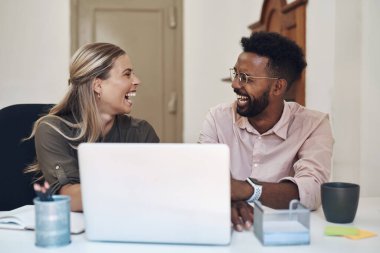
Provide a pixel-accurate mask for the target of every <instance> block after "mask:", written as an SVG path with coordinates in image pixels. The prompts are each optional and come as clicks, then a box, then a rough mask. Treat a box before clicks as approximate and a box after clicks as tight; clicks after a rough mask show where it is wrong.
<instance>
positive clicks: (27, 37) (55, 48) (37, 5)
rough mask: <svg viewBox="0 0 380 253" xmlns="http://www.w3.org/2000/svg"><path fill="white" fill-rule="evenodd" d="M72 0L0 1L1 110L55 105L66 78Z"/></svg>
mask: <svg viewBox="0 0 380 253" xmlns="http://www.w3.org/2000/svg"><path fill="white" fill-rule="evenodd" d="M69 19H70V15H69V1H51V0H35V1H29V0H1V2H0V36H1V37H0V76H1V80H0V90H1V92H0V108H2V107H4V106H7V105H11V104H15V103H40V102H41V103H57V102H58V100H59V99H60V98H61V97H62V96H63V93H64V91H65V89H66V87H67V86H66V85H65V84H67V78H68V65H69V54H70V45H69V43H70V40H69V24H70V22H69Z"/></svg>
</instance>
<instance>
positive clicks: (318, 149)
mask: <svg viewBox="0 0 380 253" xmlns="http://www.w3.org/2000/svg"><path fill="white" fill-rule="evenodd" d="M333 144H334V139H333V136H332V130H331V126H330V122H329V119H328V116H327V115H326V116H325V117H324V118H323V120H322V121H321V122H320V124H319V125H318V126H317V128H316V129H315V130H314V131H313V132H312V133H311V135H310V136H309V137H308V138H307V139H306V141H305V142H304V143H303V145H302V146H301V148H300V149H299V151H298V160H297V161H296V162H295V163H294V165H293V168H294V177H285V178H282V179H281V180H280V181H284V180H289V181H292V182H293V183H295V184H296V185H297V186H298V191H299V195H300V201H301V203H302V204H303V205H304V206H306V207H307V208H309V209H311V210H315V209H317V208H318V207H319V206H320V204H321V193H320V188H321V184H322V183H325V182H327V181H328V180H329V178H330V173H331V163H332V151H333Z"/></svg>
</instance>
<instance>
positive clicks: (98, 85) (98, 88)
mask: <svg viewBox="0 0 380 253" xmlns="http://www.w3.org/2000/svg"><path fill="white" fill-rule="evenodd" d="M92 89H93V90H94V92H95V93H97V94H101V93H102V79H100V78H95V79H94V81H93V82H92Z"/></svg>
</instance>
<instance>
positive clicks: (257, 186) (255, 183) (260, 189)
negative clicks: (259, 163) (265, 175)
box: [246, 177, 263, 203]
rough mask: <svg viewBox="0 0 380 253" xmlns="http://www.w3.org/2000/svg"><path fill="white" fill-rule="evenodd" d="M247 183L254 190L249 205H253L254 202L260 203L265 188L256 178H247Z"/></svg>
mask: <svg viewBox="0 0 380 253" xmlns="http://www.w3.org/2000/svg"><path fill="white" fill-rule="evenodd" d="M246 181H247V183H248V184H250V185H251V186H252V188H253V194H252V196H251V197H250V198H249V199H248V200H247V202H249V203H253V202H254V201H258V200H259V198H260V197H261V193H262V192H263V186H262V185H261V184H260V183H259V181H257V180H256V179H254V178H250V177H249V178H247V180H246Z"/></svg>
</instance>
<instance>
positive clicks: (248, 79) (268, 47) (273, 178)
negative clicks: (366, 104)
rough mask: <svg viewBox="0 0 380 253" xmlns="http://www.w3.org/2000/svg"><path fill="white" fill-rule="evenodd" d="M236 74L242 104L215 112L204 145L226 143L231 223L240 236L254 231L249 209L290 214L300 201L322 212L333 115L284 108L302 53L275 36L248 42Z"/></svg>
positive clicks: (245, 40)
mask: <svg viewBox="0 0 380 253" xmlns="http://www.w3.org/2000/svg"><path fill="white" fill-rule="evenodd" d="M241 44H242V46H243V52H242V53H241V54H240V55H239V56H238V59H237V61H236V63H235V66H234V67H233V68H231V69H230V74H231V80H232V85H231V87H232V88H233V91H234V92H235V93H236V97H237V98H236V101H234V102H233V103H232V104H220V105H218V106H216V107H214V108H211V109H210V111H209V113H208V115H207V117H206V120H205V122H204V124H203V127H202V131H201V134H200V137H199V142H200V143H224V144H227V145H228V146H229V148H230V154H231V165H230V170H231V220H232V223H233V225H234V228H235V230H237V231H242V230H243V229H244V228H245V229H248V228H250V227H251V226H252V223H253V209H252V206H251V205H249V204H250V203H253V202H254V201H260V202H261V203H262V204H263V205H266V206H269V207H271V208H276V209H283V208H288V206H289V202H290V201H291V200H293V199H298V200H300V202H301V203H302V204H303V205H304V206H306V207H307V208H309V209H311V210H314V209H316V208H318V207H319V206H320V203H321V200H320V186H321V184H322V183H324V182H327V181H328V180H329V178H330V171H331V161H332V151H333V143H334V139H333V136H332V131H331V126H330V122H329V117H328V115H327V114H325V113H322V112H318V111H314V110H310V109H307V108H305V107H303V106H301V105H300V104H297V103H295V102H287V101H285V100H284V98H285V93H286V91H287V90H289V89H290V88H291V87H292V85H293V84H294V82H295V81H297V80H298V79H299V78H300V77H301V74H302V71H303V70H304V69H305V67H306V61H305V57H304V54H303V51H302V49H301V48H300V47H299V46H298V45H297V44H296V43H295V42H293V41H291V40H289V39H288V38H286V37H284V36H282V35H280V34H277V33H270V32H257V33H253V34H252V35H251V36H250V37H249V38H242V40H241Z"/></svg>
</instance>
